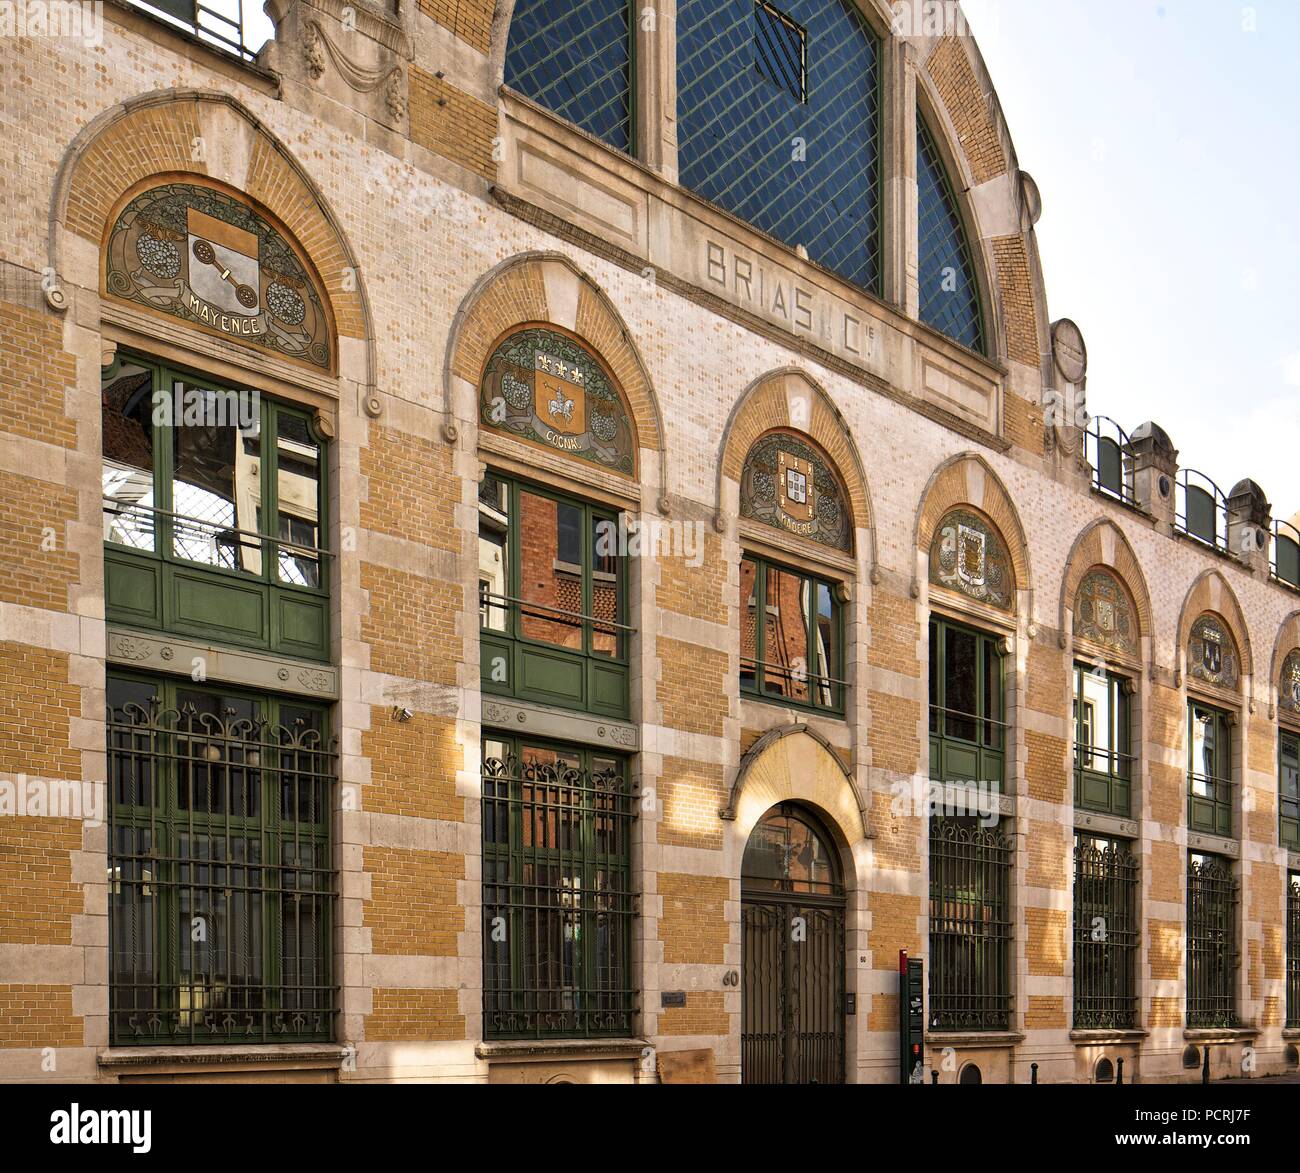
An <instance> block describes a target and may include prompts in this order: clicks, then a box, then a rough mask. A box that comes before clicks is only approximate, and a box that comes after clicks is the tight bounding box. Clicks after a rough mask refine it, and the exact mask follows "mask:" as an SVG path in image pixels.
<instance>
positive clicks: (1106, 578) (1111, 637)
mask: <svg viewBox="0 0 1300 1173" xmlns="http://www.w3.org/2000/svg"><path fill="white" fill-rule="evenodd" d="M1074 635H1075V638H1076V639H1086V640H1091V641H1092V642H1093V643H1095V644H1100V645H1101V646H1102V647H1104V648H1110V649H1112V650H1114V651H1116V652H1122V653H1124V654H1126V655H1130V656H1135V655H1137V650H1138V638H1137V625H1136V624H1135V623H1134V621H1133V607H1132V605H1131V604H1130V603H1129V601H1128V595H1127V594H1125V592H1124V588H1123V587H1122V586H1120V584H1119V580H1118V579H1117V578H1116V577H1115V576H1114V575H1113V574H1109V573H1107V572H1106V571H1104V570H1092V571H1089V572H1088V573H1087V574H1086V575H1084V578H1083V582H1081V583H1080V584H1079V592H1078V594H1077V595H1076V596H1075V601H1074Z"/></svg>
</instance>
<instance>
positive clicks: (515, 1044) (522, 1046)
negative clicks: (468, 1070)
mask: <svg viewBox="0 0 1300 1173" xmlns="http://www.w3.org/2000/svg"><path fill="white" fill-rule="evenodd" d="M649 1046H650V1043H649V1041H648V1040H646V1039H493V1040H485V1041H483V1042H481V1043H477V1044H476V1045H475V1047H474V1054H475V1056H476V1057H478V1058H479V1059H489V1060H491V1059H543V1058H557V1059H578V1058H581V1059H586V1058H602V1059H639V1058H640V1057H641V1056H642V1055H643V1054H645V1051H646V1049H647V1048H648V1047H649Z"/></svg>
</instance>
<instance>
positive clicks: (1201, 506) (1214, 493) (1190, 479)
mask: <svg viewBox="0 0 1300 1173" xmlns="http://www.w3.org/2000/svg"><path fill="white" fill-rule="evenodd" d="M1174 525H1175V526H1176V527H1177V528H1178V530H1179V531H1181V532H1182V533H1185V534H1186V535H1187V536H1188V537H1190V538H1195V539H1196V540H1197V541H1198V542H1204V543H1205V544H1206V545H1207V546H1211V547H1213V548H1214V549H1216V550H1224V551H1226V550H1227V549H1228V548H1229V544H1228V499H1227V498H1226V497H1225V496H1224V495H1223V490H1221V489H1220V488H1219V486H1218V485H1216V484H1215V483H1214V482H1213V481H1212V480H1210V478H1209V477H1207V476H1206V475H1205V474H1204V473H1203V472H1197V470H1196V469H1194V468H1185V469H1182V470H1181V471H1180V472H1179V474H1178V497H1177V501H1176V503H1175V508H1174Z"/></svg>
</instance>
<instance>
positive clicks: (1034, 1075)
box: [1029, 1063, 1038, 1083]
mask: <svg viewBox="0 0 1300 1173" xmlns="http://www.w3.org/2000/svg"><path fill="white" fill-rule="evenodd" d="M1029 1082H1030V1083H1037V1082H1038V1064H1037V1063H1031V1064H1030V1065H1029Z"/></svg>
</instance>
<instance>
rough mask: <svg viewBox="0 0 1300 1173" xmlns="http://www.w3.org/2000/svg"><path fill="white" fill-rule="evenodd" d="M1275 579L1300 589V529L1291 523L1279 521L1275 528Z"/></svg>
mask: <svg viewBox="0 0 1300 1173" xmlns="http://www.w3.org/2000/svg"><path fill="white" fill-rule="evenodd" d="M1273 577H1274V578H1276V579H1277V580H1278V581H1279V582H1284V583H1286V584H1287V585H1288V586H1293V587H1300V529H1296V527H1295V526H1293V525H1292V524H1291V523H1290V522H1289V521H1281V520H1279V521H1278V522H1276V523H1275V524H1274V526H1273Z"/></svg>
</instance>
